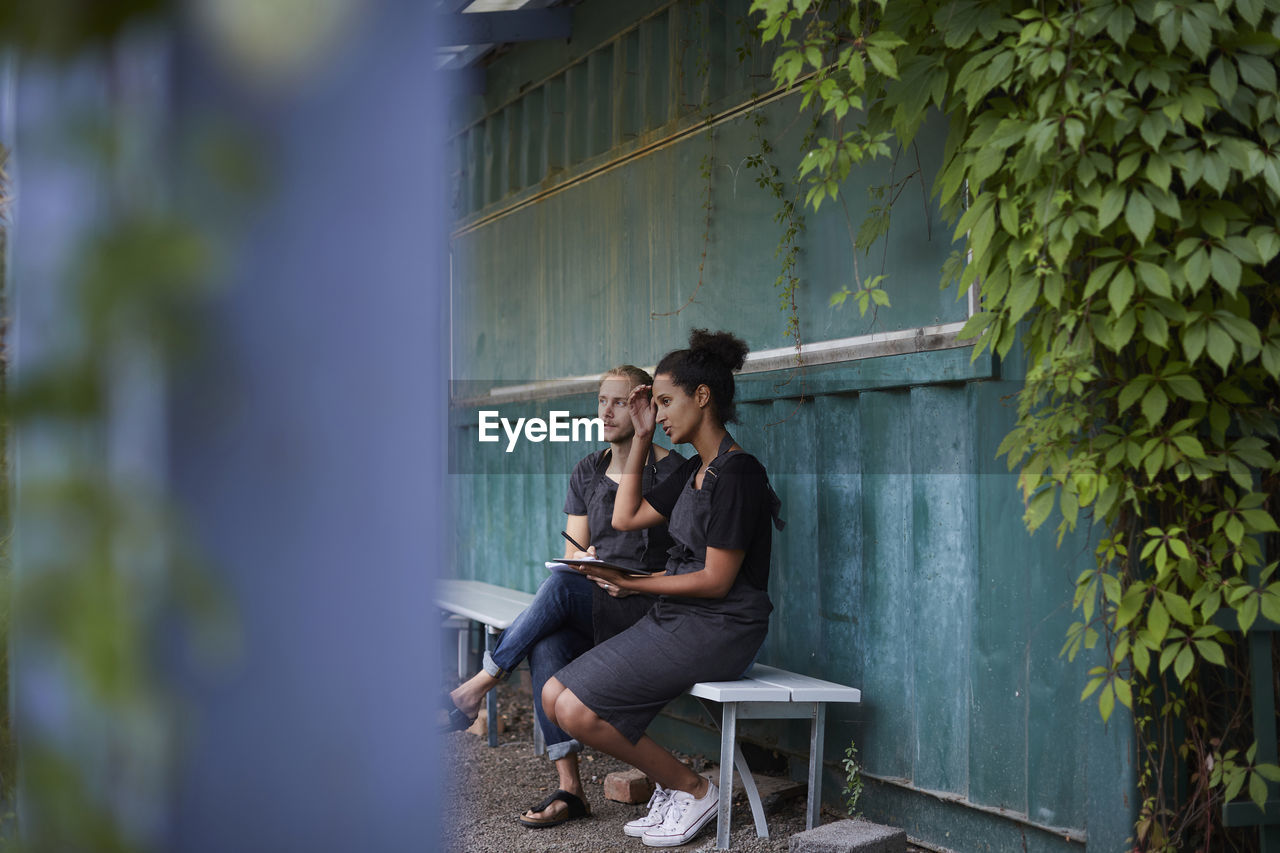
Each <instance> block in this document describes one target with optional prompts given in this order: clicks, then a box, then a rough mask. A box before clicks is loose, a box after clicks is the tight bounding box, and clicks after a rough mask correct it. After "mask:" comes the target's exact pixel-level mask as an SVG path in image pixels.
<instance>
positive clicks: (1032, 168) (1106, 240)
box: [752, 0, 1280, 850]
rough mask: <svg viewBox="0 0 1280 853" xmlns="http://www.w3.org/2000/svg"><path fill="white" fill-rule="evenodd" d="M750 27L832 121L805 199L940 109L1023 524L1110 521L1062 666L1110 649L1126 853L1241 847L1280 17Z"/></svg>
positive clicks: (1272, 363) (1276, 348) (1185, 9)
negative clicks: (998, 382)
mask: <svg viewBox="0 0 1280 853" xmlns="http://www.w3.org/2000/svg"><path fill="white" fill-rule="evenodd" d="M752 11H753V12H755V13H757V14H758V15H759V18H758V21H757V22H758V25H759V27H760V35H761V38H762V40H763V41H764V42H766V43H768V42H777V43H778V44H779V46H780V52H779V54H778V56H777V60H776V62H775V64H774V78H775V81H776V82H777V83H778V84H779V85H782V86H786V87H795V88H797V89H798V90H799V91H801V92H803V94H804V98H805V100H806V101H812V102H814V103H817V104H820V105H821V107H822V109H823V110H824V112H828V113H830V114H831V115H832V117H833V119H834V121H833V122H832V123H831V124H830V125H829V126H828V127H827V128H826V130H825V132H824V133H823V134H821V135H820V136H819V138H817V139H816V140H815V143H814V144H813V145H812V146H811V147H810V148H809V150H808V151H807V152H806V153H805V155H804V156H803V159H802V160H801V162H800V164H799V167H798V168H799V172H800V173H801V175H802V176H803V177H804V179H805V181H806V183H807V187H808V189H807V195H806V202H807V203H808V204H810V205H811V206H813V207H815V208H816V207H818V206H819V205H820V204H822V203H823V201H824V200H827V199H836V198H839V194H840V191H841V184H842V182H843V181H844V179H845V178H846V177H847V176H848V174H849V172H850V170H851V169H852V168H853V166H855V165H857V164H859V163H863V162H869V161H874V160H883V159H888V158H890V156H891V150H892V148H891V145H892V144H893V143H896V144H897V146H899V147H900V148H905V147H906V146H908V145H910V143H911V142H912V140H913V139H914V138H915V135H916V133H917V132H918V130H919V128H920V126H921V124H922V123H923V121H924V118H925V116H926V114H927V113H928V112H930V111H936V112H940V113H942V114H943V115H944V116H945V119H946V122H947V128H948V138H947V147H946V154H945V159H944V163H943V166H942V169H941V171H940V173H939V174H938V176H937V178H936V181H935V184H934V193H935V194H936V195H937V197H938V198H939V200H940V202H941V205H942V208H943V211H944V213H945V214H946V215H947V216H948V217H949V219H950V221H951V222H952V223H954V227H955V235H956V240H957V241H958V243H959V247H958V248H957V250H956V251H955V252H954V254H953V255H952V258H951V260H950V261H949V262H948V263H947V264H946V266H945V268H944V270H943V276H942V278H943V284H944V286H948V285H951V286H958V287H959V288H960V289H961V290H967V289H968V288H969V287H970V286H976V287H977V288H978V289H979V292H980V295H981V310H980V311H979V312H977V313H976V314H974V316H973V317H972V318H971V319H970V320H969V322H968V323H967V325H966V327H965V331H964V333H963V334H964V336H966V337H968V338H971V339H973V340H974V341H975V346H974V357H975V358H976V357H977V356H978V355H979V354H980V353H982V352H984V351H987V350H990V351H994V352H995V353H997V354H999V355H1000V356H1007V355H1009V354H1010V352H1011V351H1012V350H1013V349H1014V348H1015V346H1017V347H1019V348H1020V349H1021V351H1022V353H1024V354H1025V362H1026V364H1027V368H1026V376H1025V383H1024V384H1023V385H1022V387H1021V390H1020V391H1019V392H1018V394H1017V395H1016V401H1017V412H1018V417H1017V421H1016V423H1015V425H1014V427H1013V429H1012V430H1011V432H1010V433H1009V434H1008V435H1007V436H1006V437H1005V439H1004V442H1003V443H1002V445H1001V453H1002V454H1004V455H1005V456H1006V457H1007V460H1008V462H1009V464H1010V467H1011V468H1016V469H1017V471H1018V483H1019V486H1020V488H1021V490H1022V494H1023V497H1024V499H1025V501H1026V514H1025V517H1024V520H1025V523H1026V525H1027V527H1028V529H1030V530H1033V531H1034V530H1036V529H1037V528H1039V527H1041V526H1042V525H1044V524H1045V523H1046V522H1048V521H1049V520H1050V518H1051V517H1054V516H1055V511H1056V518H1057V525H1056V526H1057V533H1058V539H1059V542H1061V540H1062V537H1063V536H1064V535H1065V534H1066V533H1067V532H1068V531H1071V530H1073V529H1074V528H1076V526H1077V525H1078V524H1079V522H1080V521H1081V519H1082V518H1083V519H1085V521H1086V523H1089V524H1092V525H1095V526H1096V527H1097V528H1098V529H1099V530H1100V531H1101V536H1100V544H1099V545H1098V548H1097V553H1096V564H1095V566H1094V567H1093V568H1091V569H1090V570H1089V571H1086V572H1084V573H1083V574H1082V575H1081V576H1080V577H1079V579H1078V580H1077V582H1076V594H1075V598H1074V602H1073V604H1074V608H1075V611H1076V613H1077V615H1078V620H1077V621H1076V623H1075V624H1074V625H1073V626H1072V627H1071V629H1070V631H1069V633H1068V635H1067V637H1066V643H1065V646H1064V649H1063V652H1064V654H1066V655H1067V656H1068V657H1071V658H1074V657H1075V656H1076V655H1077V654H1079V653H1080V652H1082V651H1085V650H1090V654H1092V655H1094V656H1095V657H1096V658H1098V659H1100V662H1099V663H1098V664H1097V665H1096V666H1095V667H1094V668H1093V669H1092V670H1091V671H1090V673H1089V676H1090V680H1089V683H1088V685H1087V687H1086V688H1085V690H1084V695H1083V697H1082V698H1087V699H1090V700H1091V701H1096V702H1097V705H1098V708H1099V711H1100V713H1101V715H1102V717H1103V718H1104V719H1106V718H1110V717H1111V715H1112V714H1113V712H1114V710H1115V707H1116V705H1117V703H1119V704H1120V705H1123V706H1125V707H1127V708H1129V709H1131V710H1132V715H1133V720H1134V723H1135V725H1136V727H1137V743H1138V767H1139V778H1138V783H1139V787H1140V791H1141V798H1140V807H1139V814H1138V820H1137V823H1136V825H1135V828H1134V843H1135V847H1137V848H1139V849H1148V850H1185V849H1209V848H1211V847H1212V848H1213V849H1227V847H1226V846H1225V845H1232V846H1234V845H1235V844H1236V843H1237V841H1239V837H1240V836H1239V834H1238V833H1237V834H1236V835H1234V836H1232V835H1231V834H1230V832H1229V831H1228V830H1226V829H1225V828H1224V827H1223V826H1222V823H1223V821H1222V813H1223V806H1224V804H1225V803H1227V802H1229V801H1231V800H1233V799H1235V798H1236V797H1237V796H1238V795H1240V794H1247V795H1248V797H1249V799H1251V800H1252V801H1253V802H1254V803H1257V804H1258V805H1259V806H1261V805H1262V804H1263V803H1264V802H1265V801H1266V800H1267V799H1268V797H1269V789H1270V790H1271V791H1274V790H1275V787H1274V785H1269V783H1274V782H1275V781H1277V780H1280V768H1278V767H1277V766H1276V764H1275V756H1274V755H1269V756H1262V755H1259V754H1258V752H1257V744H1256V743H1255V740H1254V734H1253V731H1252V720H1251V715H1250V714H1249V712H1248V707H1249V706H1248V699H1249V689H1250V688H1249V679H1248V677H1247V672H1248V670H1249V668H1250V666H1251V665H1252V663H1256V664H1257V665H1259V666H1264V665H1268V664H1269V662H1268V661H1267V660H1266V658H1267V654H1266V653H1265V651H1264V653H1263V654H1261V656H1255V658H1254V659H1253V661H1252V663H1251V662H1250V660H1249V659H1248V658H1247V657H1246V654H1245V647H1246V646H1247V645H1248V643H1247V642H1245V640H1244V638H1247V637H1250V636H1251V632H1256V631H1258V630H1259V629H1260V627H1261V626H1262V624H1263V622H1264V620H1265V621H1266V622H1267V623H1276V622H1280V578H1277V577H1276V568H1277V565H1278V564H1277V561H1276V554H1277V545H1278V544H1280V541H1278V540H1280V537H1277V535H1276V534H1277V532H1280V529H1278V528H1277V525H1276V522H1275V510H1276V507H1275V498H1274V497H1273V496H1274V495H1275V494H1276V492H1277V487H1280V463H1278V462H1277V457H1278V456H1280V431H1278V429H1277V427H1278V424H1277V417H1278V415H1280V413H1278V412H1277V406H1278V405H1280V404H1278V403H1277V401H1278V400H1280V289H1278V288H1277V287H1276V285H1275V282H1276V280H1277V274H1278V273H1280V262H1277V257H1278V255H1280V229H1277V224H1276V223H1277V215H1278V214H1280V89H1278V87H1277V79H1276V54H1277V51H1278V50H1280V3H1277V2H1276V0H1204V2H1199V1H1198V0H1190V1H1189V2H1182V3H1173V2H1168V0H1137V2H1132V3H1129V2H1118V0H1075V2H1053V0H1048V2H1041V3H1037V4H1030V3H1025V2H1013V0H992V2H978V0H928V1H927V2H919V3H888V2H887V0H862V2H852V0H818V1H817V2H814V0H754V2H753V3H752ZM1268 636H1270V635H1268ZM1263 648H1264V650H1265V649H1270V648H1272V646H1271V644H1270V643H1266V644H1264V646H1263ZM1264 687H1265V689H1267V690H1271V689H1273V688H1272V686H1271V685H1270V684H1265V685H1264ZM1261 722H1262V723H1263V724H1265V725H1271V724H1272V723H1273V722H1274V721H1273V720H1264V721H1261ZM1270 798H1271V799H1275V795H1274V793H1272V794H1270Z"/></svg>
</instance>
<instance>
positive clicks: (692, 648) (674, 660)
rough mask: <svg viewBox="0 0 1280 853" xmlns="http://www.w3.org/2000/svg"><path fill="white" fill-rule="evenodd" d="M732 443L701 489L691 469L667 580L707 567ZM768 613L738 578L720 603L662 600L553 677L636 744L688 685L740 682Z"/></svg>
mask: <svg viewBox="0 0 1280 853" xmlns="http://www.w3.org/2000/svg"><path fill="white" fill-rule="evenodd" d="M732 445H733V439H732V438H731V437H729V436H728V435H726V436H725V438H724V440H723V441H722V442H721V443H720V448H719V453H718V455H717V456H716V458H715V459H714V460H713V461H712V463H711V465H710V466H708V468H707V471H706V474H705V476H704V477H703V482H702V488H701V489H697V488H694V481H695V480H696V479H697V472H696V471H695V472H694V473H693V474H692V476H690V478H689V481H688V482H687V483H685V486H684V489H683V490H682V491H681V493H680V498H679V499H678V500H677V501H676V504H675V506H674V507H673V508H672V510H671V517H670V519H669V520H668V524H667V529H668V530H669V531H670V533H671V537H672V538H673V539H674V540H675V541H676V545H675V546H674V547H672V549H671V556H670V559H669V560H668V562H667V574H683V573H686V572H693V571H698V570H700V569H701V568H702V567H703V566H704V565H705V564H706V555H707V524H708V522H709V520H710V516H711V495H712V494H713V493H714V490H715V484H716V477H717V476H718V474H717V471H718V469H719V468H720V466H721V464H722V462H723V461H724V458H725V457H726V456H727V455H728V453H729V448H730V447H731V446H732ZM769 491H770V500H771V505H770V511H771V514H772V516H773V521H774V524H775V525H777V526H778V529H779V530H781V529H782V527H781V525H782V521H781V519H779V518H778V508H779V502H778V499H777V496H776V495H774V494H773V489H772V488H770V489H769ZM772 612H773V604H772V603H771V602H770V601H769V595H768V593H767V592H765V590H763V589H759V588H757V587H755V586H753V585H752V584H750V583H749V582H747V581H746V580H745V579H744V578H743V576H742V573H741V572H739V574H738V577H737V578H736V579H735V580H734V584H733V587H732V588H731V589H730V590H729V593H728V594H727V595H726V596H725V597H724V598H719V599H713V598H682V597H678V596H665V595H664V596H660V597H659V598H658V603H657V604H655V605H654V606H653V608H652V609H651V610H650V611H649V612H648V613H647V614H646V615H645V616H644V618H642V619H641V620H640V621H639V622H637V623H636V624H635V625H634V626H632V627H631V628H630V629H628V630H626V631H623V632H622V633H621V634H618V635H617V636H615V637H613V638H612V639H610V640H608V641H607V642H605V643H602V644H600V645H597V646H596V647H595V648H593V649H592V650H591V651H589V652H587V653H586V654H584V655H582V656H581V657H579V658H578V659H576V660H574V661H573V662H572V663H570V664H569V665H568V666H566V667H565V668H564V669H562V670H560V672H558V673H557V674H556V678H557V679H559V680H560V682H561V683H562V684H564V685H565V686H566V687H568V688H569V689H570V690H572V691H573V693H574V695H575V696H577V697H578V699H580V700H581V701H582V702H583V704H585V705H586V706H587V707H588V708H590V709H591V710H593V711H595V712H596V714H598V715H599V716H600V717H601V719H603V720H605V721H606V722H608V723H609V724H610V725H612V726H613V727H614V728H616V729H617V730H618V731H619V732H621V733H622V734H623V736H625V737H626V738H627V739H628V740H629V741H631V743H635V742H636V741H638V740H640V738H641V737H642V736H643V735H644V732H645V729H647V728H648V727H649V724H650V723H651V722H653V718H654V717H656V716H657V715H658V713H659V712H660V711H661V710H662V709H663V707H665V706H666V704H667V703H668V702H670V701H671V700H672V699H674V698H676V697H677V696H679V695H680V694H682V693H684V691H686V690H688V689H689V687H691V686H692V685H694V684H696V683H697V682H699V681H728V680H732V679H735V678H737V677H738V676H740V675H741V674H742V673H743V672H744V671H745V670H746V668H747V667H748V666H749V665H750V664H751V662H752V660H754V658H755V655H756V652H757V651H758V650H759V648H760V646H761V644H763V643H764V638H765V635H766V634H767V633H768V630H769V614H770V613H772Z"/></svg>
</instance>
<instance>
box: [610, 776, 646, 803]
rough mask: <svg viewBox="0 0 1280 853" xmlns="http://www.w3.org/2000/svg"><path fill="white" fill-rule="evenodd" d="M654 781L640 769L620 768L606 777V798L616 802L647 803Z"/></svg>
mask: <svg viewBox="0 0 1280 853" xmlns="http://www.w3.org/2000/svg"><path fill="white" fill-rule="evenodd" d="M651 796H653V783H652V782H650V781H649V777H648V776H646V775H644V774H643V773H641V772H640V771H639V770H636V769H634V768H633V769H631V770H619V771H618V772H616V773H610V774H609V775H608V776H606V777H604V798H605V799H606V800H613V801H614V802H616V803H647V802H649V797H651Z"/></svg>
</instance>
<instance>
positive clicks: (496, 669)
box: [483, 652, 510, 678]
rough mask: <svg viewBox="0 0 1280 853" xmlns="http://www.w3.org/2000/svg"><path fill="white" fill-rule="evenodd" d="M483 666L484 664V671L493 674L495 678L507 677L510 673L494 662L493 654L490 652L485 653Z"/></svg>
mask: <svg viewBox="0 0 1280 853" xmlns="http://www.w3.org/2000/svg"><path fill="white" fill-rule="evenodd" d="M483 666H484V671H485V672H487V673H489V674H490V675H492V676H493V677H494V678H506V677H507V676H508V675H510V673H509V672H507V671H506V670H505V669H503V668H502V667H500V666H498V665H497V664H496V663H495V662H494V660H493V655H491V654H489V653H488V652H485V653H484V663H483Z"/></svg>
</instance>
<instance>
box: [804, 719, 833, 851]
mask: <svg viewBox="0 0 1280 853" xmlns="http://www.w3.org/2000/svg"><path fill="white" fill-rule="evenodd" d="M826 723H827V706H826V704H825V703H822V702H814V703H813V728H812V729H810V730H809V803H808V808H806V810H805V812H806V813H805V823H804V828H805V829H813V828H814V827H815V826H817V825H818V824H819V823H820V822H821V811H822V741H823V736H824V735H825V734H826Z"/></svg>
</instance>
